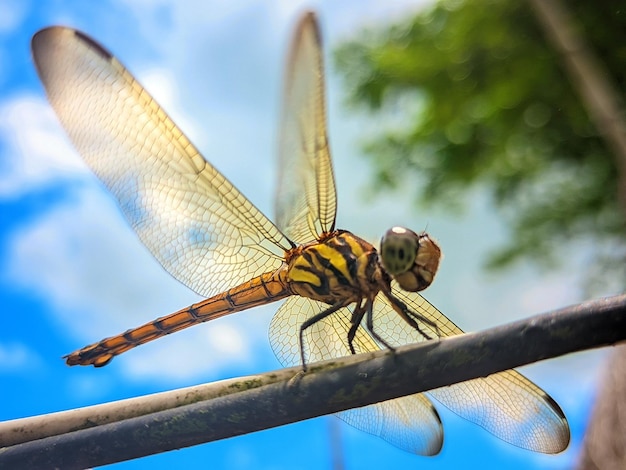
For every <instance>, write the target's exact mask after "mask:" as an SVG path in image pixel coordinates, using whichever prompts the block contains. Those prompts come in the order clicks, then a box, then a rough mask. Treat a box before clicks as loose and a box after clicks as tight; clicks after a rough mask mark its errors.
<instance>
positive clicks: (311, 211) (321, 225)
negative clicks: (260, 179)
mask: <svg viewBox="0 0 626 470" xmlns="http://www.w3.org/2000/svg"><path fill="white" fill-rule="evenodd" d="M280 132H281V134H280V139H279V173H278V189H277V197H276V222H277V225H278V226H279V227H280V228H281V230H283V232H284V233H285V234H286V235H287V236H288V237H289V238H291V239H292V240H293V241H295V242H297V243H306V242H309V241H312V240H315V239H316V238H317V237H318V235H319V234H321V233H323V232H328V231H330V230H332V229H333V227H334V224H335V214H336V211H337V198H336V191H335V180H334V176H333V169H332V163H331V160H330V151H329V148H328V138H327V135H326V99H325V96H324V65H323V58H322V52H321V48H320V32H319V29H318V26H317V22H316V20H315V15H314V14H313V13H308V14H307V15H306V16H305V17H304V18H303V19H302V21H301V22H300V23H299V25H298V30H297V31H296V34H295V41H294V43H293V44H292V47H291V50H290V53H289V57H288V64H287V76H286V85H285V94H284V102H283V110H282V118H281V122H280Z"/></svg>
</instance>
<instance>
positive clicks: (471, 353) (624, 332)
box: [0, 295, 626, 469]
mask: <svg viewBox="0 0 626 470" xmlns="http://www.w3.org/2000/svg"><path fill="white" fill-rule="evenodd" d="M624 340H626V295H622V296H617V297H611V298H607V299H602V300H596V301H592V302H585V303H582V304H579V305H575V306H571V307H567V308H564V309H561V310H557V311H554V312H552V313H548V314H544V315H540V316H536V317H532V318H529V319H526V320H522V321H518V322H515V323H510V324H508V325H504V326H500V327H496V328H491V329H489V330H485V331H482V332H477V333H470V334H465V335H461V336H456V337H452V338H445V339H441V340H433V341H428V342H425V343H419V344H414V345H408V346H403V347H401V348H398V349H397V350H396V353H395V354H392V353H391V352H390V351H378V352H376V353H370V354H360V355H358V356H351V357H345V358H338V359H336V360H333V361H325V362H320V363H315V364H311V365H310V371H309V372H307V373H306V374H304V375H297V372H298V371H299V370H300V369H299V368H290V369H283V370H280V371H277V372H269V373H265V374H261V375H258V376H254V377H248V378H243V379H236V380H229V381H224V382H217V383H215V384H208V385H205V386H200V387H192V388H189V389H181V390H177V391H173V392H169V393H167V394H158V395H151V396H146V397H141V398H137V399H134V400H133V402H132V403H131V405H132V406H130V409H131V410H132V409H140V410H141V411H140V412H134V413H133V412H128V409H129V401H128V400H125V401H123V402H117V403H110V404H107V405H103V406H107V407H110V408H109V409H108V411H107V412H110V413H112V415H113V421H112V422H108V423H107V424H96V425H95V427H90V426H93V420H91V419H90V417H91V416H93V417H94V419H95V421H96V422H97V423H100V422H102V421H99V419H100V418H98V416H100V417H102V416H104V414H105V413H103V412H102V408H100V407H91V408H89V409H87V410H88V412H87V413H86V414H83V415H81V416H82V417H81V418H80V419H78V420H77V421H72V420H70V421H65V423H66V424H61V425H59V421H63V420H64V419H66V418H67V416H68V414H69V413H72V412H75V411H80V410H73V411H71V412H66V413H56V414H54V415H47V416H43V417H35V418H27V419H24V420H14V421H9V422H5V423H0V436H2V439H3V442H4V444H3V445H6V443H7V442H22V443H19V444H15V445H13V446H11V447H5V448H2V449H0V467H2V468H52V467H56V468H64V469H74V468H76V469H79V468H85V467H91V466H98V465H104V464H109V463H114V462H119V461H123V460H129V459H133V458H138V457H142V456H146V455H151V454H155V453H159V452H165V451H168V450H173V449H179V448H181V447H188V446H192V445H196V444H200V443H204V442H210V441H214V440H217V439H224V438H227V437H232V436H238V435H241V434H246V433H249V432H254V431H258V430H262V429H268V428H272V427H276V426H281V425H283V424H287V423H292V422H296V421H300V420H304V419H308V418H312V417H316V416H321V415H324V414H329V413H335V412H338V411H343V410H346V409H349V408H354V407H359V406H363V405H367V404H371V403H376V402H379V401H384V400H388V399H391V398H396V397H400V396H404V395H409V394H413V393H418V392H423V391H427V390H430V389H434V388H438V387H442V386H445V385H450V384H453V383H457V382H461V381H464V380H468V379H473V378H476V377H484V376H487V375H489V374H493V373H495V372H500V371H502V370H507V369H510V368H513V367H517V366H521V365H524V364H529V363H531V362H536V361H539V360H542V359H547V358H551V357H556V356H560V355H563V354H567V353H571V352H575V351H581V350H584V349H590V348H597V347H601V346H607V345H611V344H615V343H617V342H619V341H624ZM294 375H295V378H294ZM203 387H204V389H203V390H200V391H198V390H199V389H202V388H203ZM207 388H208V390H209V391H208V392H207ZM177 395H178V396H179V398H180V397H182V399H179V398H178V399H177V398H176V396H177ZM164 396H166V397H169V398H166V399H163V397H164ZM186 396H187V397H188V396H192V397H195V398H192V399H191V400H188V399H186V398H185V397H186ZM202 396H203V397H204V398H206V399H203V400H202V401H195V399H196V398H198V397H202ZM194 401H195V402H194ZM155 402H159V404H158V405H156V406H155V405H154V403H155ZM164 403H168V404H167V405H166V406H167V407H171V408H169V409H165V408H164V406H165V405H164ZM137 407H139V408H137ZM116 409H117V411H116ZM120 410H122V411H120ZM123 410H126V411H123ZM152 410H160V411H152ZM144 413H147V414H144ZM131 416H132V417H131ZM50 417H51V421H52V423H53V424H55V426H56V427H54V431H53V433H52V434H49V432H50V431H49V430H50V429H52V428H51V427H50ZM45 418H49V419H48V420H47V421H46V419H45ZM42 422H47V423H48V427H47V429H48V434H47V435H48V436H49V437H43V438H41V437H42V436H43V435H46V432H43V433H42V432H41V429H39V428H37V424H38V423H39V424H41V423H42ZM68 423H69V424H68ZM77 424H79V425H77ZM70 431H71V432H70ZM33 438H35V439H37V440H31V439H33Z"/></svg>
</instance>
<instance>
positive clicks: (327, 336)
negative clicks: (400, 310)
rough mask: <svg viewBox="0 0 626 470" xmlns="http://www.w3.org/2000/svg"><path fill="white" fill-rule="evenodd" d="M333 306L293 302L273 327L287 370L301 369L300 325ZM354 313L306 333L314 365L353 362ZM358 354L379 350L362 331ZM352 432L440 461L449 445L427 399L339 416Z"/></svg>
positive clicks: (411, 399)
mask: <svg viewBox="0 0 626 470" xmlns="http://www.w3.org/2000/svg"><path fill="white" fill-rule="evenodd" d="M326 308H328V305H326V304H323V303H321V302H317V301H314V300H310V299H307V298H304V297H296V296H294V297H290V298H288V299H287V300H286V301H285V303H284V304H283V305H282V306H281V307H280V309H279V310H278V311H277V312H276V314H275V315H274V318H273V319H272V322H271V324H270V343H271V344H272V348H273V349H274V353H275V354H276V356H277V357H278V359H279V361H280V362H281V363H282V364H283V365H296V364H299V363H300V346H299V344H298V336H299V331H300V325H301V324H302V323H303V322H304V321H305V320H306V319H308V318H310V317H311V316H313V315H314V314H316V313H318V312H320V311H322V310H323V309H326ZM350 316H351V313H350V310H349V309H348V308H343V309H340V310H339V311H337V312H336V313H334V314H332V315H331V316H330V317H327V318H325V319H324V320H321V321H319V322H317V323H315V324H314V325H312V326H311V327H310V328H308V329H307V330H306V331H305V335H304V348H305V351H306V357H307V360H308V361H311V362H313V361H320V360H324V359H332V358H334V357H341V356H348V355H349V354H350V350H349V348H348V344H347V334H348V330H349V328H350ZM354 347H355V349H356V351H357V352H366V351H372V350H377V349H379V347H378V346H377V345H376V343H375V342H374V340H373V339H372V338H371V336H370V335H369V334H368V333H367V332H366V331H365V329H363V328H359V330H358V331H357V333H356V337H355V339H354ZM338 416H339V417H340V418H341V419H343V420H344V421H346V422H347V423H348V424H351V425H352V426H354V427H356V428H358V429H360V430H362V431H365V432H368V433H370V434H374V435H376V436H380V437H382V438H383V439H385V440H386V441H388V442H390V443H391V444H393V445H395V446H397V447H399V448H401V449H404V450H406V451H408V452H412V453H415V454H420V455H434V454H436V453H438V452H439V450H440V449H441V446H442V444H443V428H442V426H441V421H440V419H439V415H438V414H437V411H436V410H435V408H434V407H433V405H432V403H431V402H430V401H429V400H428V398H426V397H425V396H424V395H423V394H416V395H410V396H407V397H402V398H398V399H395V400H389V401H386V402H383V403H377V404H374V405H370V406H366V407H363V408H357V409H352V410H348V411H344V412H341V413H338Z"/></svg>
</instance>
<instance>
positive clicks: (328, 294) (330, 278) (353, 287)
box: [287, 231, 379, 305]
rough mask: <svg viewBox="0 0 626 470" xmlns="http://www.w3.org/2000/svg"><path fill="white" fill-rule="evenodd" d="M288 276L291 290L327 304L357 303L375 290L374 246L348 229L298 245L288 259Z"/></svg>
mask: <svg viewBox="0 0 626 470" xmlns="http://www.w3.org/2000/svg"><path fill="white" fill-rule="evenodd" d="M288 262H289V268H288V274H287V278H288V281H289V282H290V285H291V289H292V290H293V292H294V293H296V294H298V295H301V296H303V297H308V298H310V299H314V300H319V301H321V302H325V303H327V304H330V305H334V304H336V303H338V302H341V303H345V302H356V301H358V300H360V299H361V298H363V297H364V295H365V294H367V293H371V292H373V291H374V290H375V291H377V290H378V287H377V283H376V281H375V280H374V272H375V271H376V270H377V269H379V265H378V255H377V252H376V249H375V248H374V246H373V245H371V244H370V243H368V242H366V241H365V240H363V239H361V238H359V237H357V236H356V235H354V234H352V233H350V232H347V231H336V232H333V233H332V234H329V235H328V236H326V237H323V238H322V239H321V240H320V241H319V242H317V243H313V244H310V245H305V246H302V247H299V248H298V250H297V251H296V252H295V253H294V255H293V256H292V258H290V259H289V260H288Z"/></svg>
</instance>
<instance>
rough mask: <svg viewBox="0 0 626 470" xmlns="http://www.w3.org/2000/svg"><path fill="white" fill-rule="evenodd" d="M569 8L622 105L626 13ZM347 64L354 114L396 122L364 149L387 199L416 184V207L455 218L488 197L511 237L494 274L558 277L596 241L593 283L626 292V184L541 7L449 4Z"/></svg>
mask: <svg viewBox="0 0 626 470" xmlns="http://www.w3.org/2000/svg"><path fill="white" fill-rule="evenodd" d="M568 7H569V8H570V9H571V12H572V13H573V15H574V16H575V18H576V20H577V21H578V22H579V24H580V26H581V29H580V30H578V32H579V34H580V35H581V36H584V38H585V40H586V42H587V43H589V44H590V45H591V47H592V48H593V50H594V53H595V54H596V58H597V61H598V62H600V63H603V65H604V67H605V68H606V69H607V70H608V71H609V73H610V80H611V81H612V82H613V83H614V84H615V85H616V87H617V89H618V90H620V93H621V92H622V91H623V90H624V85H625V84H626V67H624V66H623V65H624V64H626V8H624V5H623V2H621V1H620V0H607V1H605V2H600V3H595V2H585V1H583V0H572V1H570V2H568ZM335 59H336V63H337V65H338V68H339V70H340V72H341V73H343V74H344V76H345V81H346V83H347V84H348V87H349V90H350V91H349V93H350V97H349V98H350V100H349V101H350V103H351V104H353V105H357V106H365V107H367V108H368V109H369V110H371V111H373V112H375V113H379V114H377V116H384V118H382V119H381V121H380V122H381V127H383V128H382V129H381V130H380V132H379V134H378V135H376V136H374V137H373V138H369V140H368V141H367V142H366V143H365V151H366V154H367V155H368V156H370V157H371V159H372V161H373V163H374V168H375V171H376V184H375V186H376V187H378V188H396V187H403V188H404V187H407V184H406V183H407V181H408V180H409V179H410V181H415V178H416V177H418V178H419V179H421V180H422V181H423V183H424V184H422V185H416V184H411V187H415V188H420V189H419V191H418V192H417V193H416V194H415V197H416V199H417V201H418V202H420V203H426V204H442V205H444V206H447V207H455V206H462V201H463V200H464V199H465V197H466V196H464V195H465V194H466V193H467V192H468V191H469V190H470V189H471V188H474V187H477V186H478V185H481V186H482V187H487V188H488V189H489V191H490V193H491V195H492V196H493V201H494V202H495V204H496V206H497V207H498V208H499V209H500V210H501V211H502V213H503V216H504V218H505V220H507V221H508V223H509V226H510V228H511V238H510V241H509V243H508V244H507V245H505V246H502V247H499V248H496V249H495V250H494V251H493V252H492V254H491V257H490V259H489V260H488V266H489V267H492V268H496V267H504V266H507V265H510V264H511V263H512V262H514V261H516V260H519V259H532V260H534V261H537V262H539V263H540V264H542V265H544V266H546V265H547V266H549V265H551V264H552V263H553V262H555V261H558V259H559V257H560V256H561V255H563V254H564V251H563V250H564V249H565V248H567V247H569V248H570V249H571V248H572V247H573V246H574V245H573V243H575V242H580V241H591V242H592V243H593V246H594V248H595V251H594V256H595V260H594V263H593V264H594V267H595V269H594V270H593V272H590V274H589V279H592V278H596V279H597V278H598V277H597V276H598V275H600V278H602V279H603V280H602V281H601V282H604V281H605V280H606V279H609V278H612V279H613V280H615V279H616V278H617V279H619V280H620V281H619V285H622V281H623V280H624V279H626V262H625V261H626V241H625V240H626V238H625V237H624V235H625V234H626V210H623V208H621V207H620V204H619V202H618V186H619V185H620V184H624V183H626V182H623V181H622V182H621V183H620V181H619V172H618V166H619V165H618V158H617V157H616V156H615V155H614V154H613V152H612V151H611V149H609V147H607V144H606V141H605V140H603V139H602V137H601V135H602V133H601V132H599V131H598V128H597V126H595V125H594V122H592V120H591V119H590V116H589V114H588V113H587V111H586V108H585V106H584V105H583V104H582V102H581V99H580V97H579V95H578V94H577V91H576V90H575V89H574V88H573V87H572V85H571V84H570V77H569V76H568V74H567V73H566V69H565V68H563V62H562V60H561V58H560V57H559V53H558V52H557V51H556V50H555V49H553V48H552V46H551V45H550V44H548V42H547V41H546V35H545V34H544V31H543V30H542V29H541V25H540V24H539V23H538V21H537V16H536V15H535V13H534V12H533V11H532V7H531V5H530V4H529V3H525V2H518V1H514V0H482V1H480V2H477V1H471V0H450V1H440V2H438V3H436V4H435V5H433V6H432V7H431V8H429V9H427V10H424V11H423V12H421V13H419V14H417V15H416V16H415V17H413V18H410V19H408V20H406V21H404V22H403V23H402V24H397V25H393V26H390V27H388V28H385V29H384V30H380V31H365V32H364V33H363V35H362V37H361V38H358V39H356V40H353V41H349V42H346V43H344V44H342V45H341V46H340V47H339V48H338V49H337V50H336V55H335ZM620 106H621V104H620ZM387 119H390V120H387ZM385 123H391V124H390V125H388V126H387V128H386V129H385V128H384V124H385ZM602 275H604V277H602ZM616 275H617V276H616ZM613 284H615V283H613Z"/></svg>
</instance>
